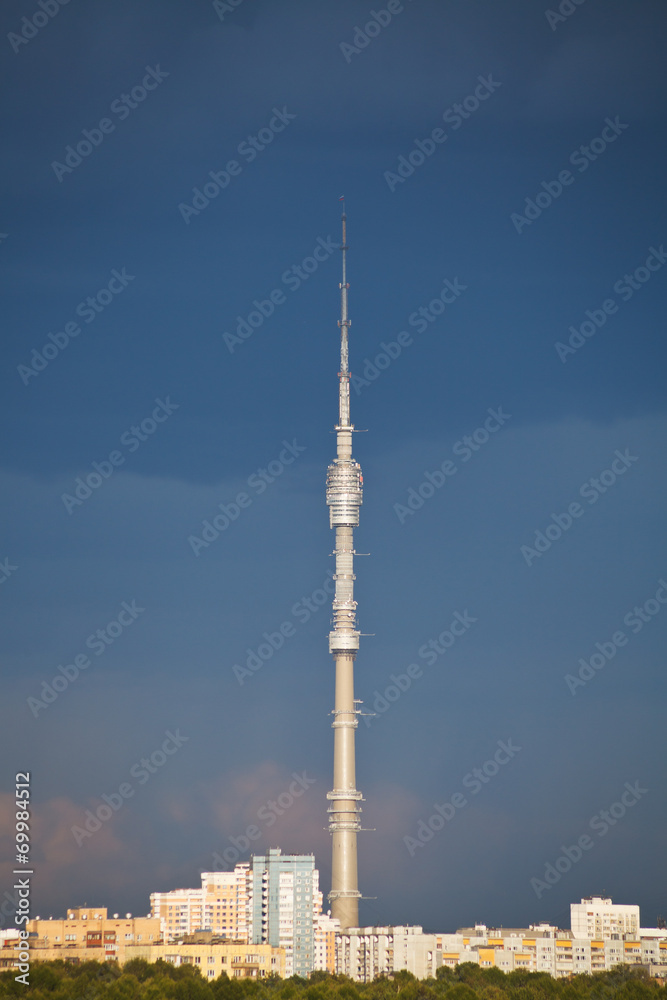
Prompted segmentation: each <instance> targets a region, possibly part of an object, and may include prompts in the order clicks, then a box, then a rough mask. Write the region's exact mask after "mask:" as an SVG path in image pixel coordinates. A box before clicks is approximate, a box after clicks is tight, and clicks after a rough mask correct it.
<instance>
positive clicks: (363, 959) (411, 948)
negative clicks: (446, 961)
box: [336, 927, 465, 983]
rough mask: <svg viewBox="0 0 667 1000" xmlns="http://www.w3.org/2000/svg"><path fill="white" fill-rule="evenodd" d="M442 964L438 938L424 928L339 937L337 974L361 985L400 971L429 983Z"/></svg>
mask: <svg viewBox="0 0 667 1000" xmlns="http://www.w3.org/2000/svg"><path fill="white" fill-rule="evenodd" d="M441 936H442V935H441ZM461 961H465V959H461ZM439 964H440V963H439V962H438V956H437V935H435V934H424V932H423V930H422V928H421V927H349V928H346V929H345V930H342V931H340V933H339V934H337V935H336V972H337V973H338V974H339V975H340V974H342V975H345V976H349V977H350V978H351V979H354V980H355V981H356V982H358V983H370V982H371V981H372V980H373V979H375V978H376V977H377V976H386V975H390V974H391V973H392V972H398V971H399V969H407V971H408V972H411V973H412V974H413V975H414V976H416V977H417V978H418V979H427V978H428V977H430V976H435V973H436V969H437V967H438V965H439Z"/></svg>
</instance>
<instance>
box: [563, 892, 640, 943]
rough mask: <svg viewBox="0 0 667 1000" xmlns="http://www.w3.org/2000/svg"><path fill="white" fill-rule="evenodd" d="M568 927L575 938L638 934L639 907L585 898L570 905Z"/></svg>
mask: <svg viewBox="0 0 667 1000" xmlns="http://www.w3.org/2000/svg"><path fill="white" fill-rule="evenodd" d="M570 927H571V929H572V934H573V935H574V937H577V938H602V940H603V941H607V940H609V939H610V938H612V936H613V935H614V934H634V935H637V934H638V933H639V907H638V906H623V905H621V904H619V903H617V904H615V905H614V903H612V901H611V899H609V898H608V897H607V896H586V897H585V898H584V899H582V901H581V902H580V903H571V904H570Z"/></svg>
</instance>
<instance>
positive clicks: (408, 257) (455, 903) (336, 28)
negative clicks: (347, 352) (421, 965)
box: [0, 0, 667, 929]
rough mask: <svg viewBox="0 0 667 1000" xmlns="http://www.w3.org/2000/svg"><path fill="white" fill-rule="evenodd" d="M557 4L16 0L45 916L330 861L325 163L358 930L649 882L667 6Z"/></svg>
mask: <svg viewBox="0 0 667 1000" xmlns="http://www.w3.org/2000/svg"><path fill="white" fill-rule="evenodd" d="M53 2H54V3H57V0H53ZM47 6H50V9H52V4H50V0H47ZM230 6H232V5H230ZM574 6H575V8H576V9H574V11H573V13H571V15H569V16H567V17H565V19H564V20H559V19H558V18H556V19H555V20H554V18H553V17H549V16H547V13H546V11H545V9H542V8H539V7H536V6H535V5H534V4H533V3H529V2H528V0H516V2H513V3H512V4H511V5H509V6H505V7H502V8H500V7H498V5H497V4H494V3H492V2H490V0H479V2H477V3H475V4H474V5H469V4H461V3H455V2H454V3H451V4H449V5H444V6H443V5H442V4H441V3H439V2H433V0H419V3H415V2H410V0H406V2H403V3H399V4H396V3H392V5H391V9H390V5H389V4H386V3H383V4H379V5H376V6H375V7H374V8H373V9H374V10H375V14H376V15H377V17H373V16H372V15H371V13H370V7H368V6H365V5H364V4H362V3H361V2H360V0H341V2H340V3H337V4H335V5H324V6H320V7H314V6H313V5H312V4H308V3H306V2H305V0H294V2H290V3H289V4H287V6H283V7H281V8H280V9H277V8H275V7H274V6H273V5H270V4H268V3H266V2H262V0H242V2H240V3H238V4H237V5H236V7H235V8H234V9H233V10H232V11H229V12H222V16H221V10H219V9H218V8H216V6H215V5H214V4H213V3H211V2H208V0H203V2H202V4H200V5H196V7H193V6H192V5H190V4H187V3H185V0H173V3H171V4H169V5H167V6H166V7H165V6H164V5H162V4H158V3H156V2H155V0H147V3H145V4H144V5H142V7H141V9H140V10H138V9H137V8H136V5H135V4H131V3H129V2H128V0H120V2H119V3H117V4H114V6H113V9H112V10H111V9H109V8H108V6H105V5H104V4H102V3H101V2H100V0H92V2H91V3H90V4H87V5H85V7H81V6H77V5H76V4H60V5H59V6H58V9H57V13H56V14H54V15H49V14H47V13H45V12H44V11H43V10H42V11H41V14H40V10H41V8H40V9H38V5H37V4H35V7H34V10H33V8H26V7H25V5H24V4H20V3H18V0H8V2H7V3H6V4H5V6H4V8H3V15H2V19H3V22H2V23H3V27H4V31H3V33H2V36H3V37H2V45H3V46H4V51H3V59H2V60H1V65H2V73H3V78H4V79H5V82H6V83H7V86H6V87H5V88H4V94H5V95H6V96H5V97H4V98H2V101H3V105H2V106H3V110H4V114H5V121H6V135H7V156H6V157H5V160H4V164H3V168H2V169H3V180H4V182H5V190H7V191H8V192H10V194H11V197H10V198H8V199H7V200H6V205H5V210H4V214H3V218H2V220H0V231H1V232H0V254H1V255H2V260H3V264H4V268H3V278H2V279H0V280H2V283H3V284H2V288H3V291H4V293H5V294H4V299H5V302H6V308H5V329H6V330H7V336H6V340H5V353H4V359H5V363H4V365H3V369H2V377H3V380H4V381H3V403H4V405H5V409H6V417H5V425H6V426H7V427H8V428H11V429H10V430H9V433H8V435H7V443H6V448H5V451H4V456H3V463H2V480H3V485H4V487H5V488H4V490H3V501H2V503H3V507H2V511H3V515H4V516H3V524H4V525H5V532H4V535H3V540H2V548H1V549H0V582H2V586H1V587H0V591H1V595H0V596H1V602H0V611H1V614H2V621H3V626H4V627H3V649H2V664H3V667H2V669H3V673H2V677H3V699H2V706H1V707H0V757H1V759H2V760H3V761H4V762H5V767H4V769H3V770H2V773H1V774H0V815H1V816H2V823H1V824H0V827H1V829H2V839H1V840H0V844H1V845H2V859H3V864H2V865H1V866H0V898H2V899H3V900H4V901H5V902H6V901H7V897H6V896H5V895H4V893H7V892H9V890H10V889H11V886H12V885H13V881H14V878H13V876H12V875H11V869H10V867H9V862H10V859H11V857H12V856H13V855H12V853H11V848H12V844H13V841H12V838H11V828H12V825H13V822H14V820H13V816H14V811H15V806H14V802H15V800H14V795H13V791H14V788H13V783H14V775H15V774H16V773H19V772H22V773H23V772H30V774H31V783H30V784H31V809H32V815H31V830H30V833H31V847H32V851H31V861H33V862H34V866H35V876H34V878H33V880H32V886H31V888H32V897H31V903H32V913H41V914H42V915H43V914H44V913H45V912H57V911H59V910H60V911H62V910H63V909H64V907H65V906H66V905H67V903H68V902H70V901H74V900H77V899H78V900H82V899H88V900H90V901H91V902H93V903H94V902H96V901H98V900H99V901H100V902H102V901H103V902H104V904H105V905H106V906H108V908H109V910H110V911H121V910H122V911H126V910H130V911H132V912H139V911H140V908H141V907H143V906H145V900H146V899H147V898H148V896H149V892H150V891H164V890H166V889H168V888H171V887H173V886H175V885H190V884H196V882H197V878H198V875H199V873H200V872H201V871H209V870H214V869H215V867H216V864H220V865H228V866H230V867H231V868H233V867H234V864H236V863H237V862H238V861H241V860H247V859H248V858H249V857H250V856H251V854H252V853H262V852H265V851H267V850H268V849H270V848H271V847H276V846H281V847H282V849H283V851H285V852H286V853H288V852H289V853H290V854H292V853H294V854H300V853H313V854H314V855H315V857H316V858H317V859H318V867H319V869H320V872H321V888H322V890H323V891H324V892H325V894H326V893H327V892H328V890H329V888H330V881H331V869H330V866H329V863H328V860H327V859H328V857H329V852H330V850H331V838H330V834H329V832H328V830H327V828H326V827H327V813H326V808H327V805H328V804H329V803H327V799H326V795H327V792H329V791H331V789H332V783H331V749H332V746H331V744H332V741H331V738H330V736H329V723H330V722H331V718H332V717H331V714H330V713H331V709H332V707H333V685H332V673H333V671H332V669H331V666H332V664H331V657H330V656H329V654H328V653H327V650H326V638H325V637H326V636H327V635H328V634H329V632H330V630H331V624H330V619H331V601H332V598H333V588H334V582H333V580H332V574H333V572H334V563H333V560H332V558H331V557H330V555H329V553H330V552H331V549H332V540H333V539H332V534H331V528H330V526H329V523H328V518H327V515H326V512H325V510H324V503H323V497H322V491H323V485H324V474H325V470H326V468H327V466H328V465H329V463H330V462H331V459H332V445H333V444H334V441H335V436H334V435H335V432H334V434H333V435H332V433H331V426H332V418H333V417H334V416H335V412H336V407H337V404H338V391H337V387H336V386H335V384H334V377H333V373H334V371H335V370H337V368H338V364H339V357H340V344H339V338H338V334H337V330H336V326H335V324H336V321H337V320H338V319H339V316H340V301H339V290H338V288H337V286H338V284H339V282H340V254H339V247H340V230H339V214H340V213H339V203H338V198H339V196H340V195H341V194H342V193H343V192H344V193H345V196H346V199H347V214H348V216H349V220H350V226H351V227H352V228H351V231H350V234H349V236H350V247H351V249H350V252H349V260H348V264H349V268H350V275H351V282H352V285H353V293H354V298H353V310H352V318H353V327H352V334H351V336H352V343H353V349H352V353H351V365H350V400H351V406H352V410H353V415H354V422H355V424H356V426H357V428H358V429H359V430H360V431H368V433H367V434H362V435H360V436H359V437H358V438H356V439H355V444H357V442H359V447H358V448H356V449H355V453H356V452H357V451H358V452H359V455H360V456H361V458H362V465H363V472H364V504H363V516H362V521H361V524H360V527H359V529H358V532H360V533H359V534H358V535H357V537H355V544H356V548H357V549H358V550H360V551H359V557H358V559H357V560H355V570H356V574H357V580H356V581H355V593H354V600H355V601H358V604H359V607H358V616H357V618H358V629H359V631H360V632H362V633H363V634H364V636H367V637H365V638H364V640H363V656H362V657H361V658H359V660H358V661H357V663H356V665H355V697H356V698H358V699H361V700H362V701H363V705H362V706H360V707H361V708H362V710H363V712H364V713H368V714H364V715H363V716H359V717H358V718H359V725H358V728H357V730H356V743H357V751H358V762H357V763H358V767H357V772H358V773H357V775H356V779H357V782H358V787H359V788H360V789H362V790H363V794H364V797H365V799H366V802H365V803H364V813H363V824H364V826H365V827H370V828H373V829H374V830H375V832H373V833H367V834H364V836H363V837H362V838H360V839H359V847H358V859H359V861H358V863H359V884H360V888H361V889H362V891H363V894H364V896H365V897H370V898H367V899H363V900H361V902H360V916H359V920H360V923H361V924H362V925H363V926H370V925H382V926H386V925H394V924H399V923H400V924H403V925H415V924H418V925H421V926H423V927H429V928H435V929H438V928H440V929H442V928H445V927H452V926H453V925H454V924H458V923H459V922H460V924H461V925H465V926H474V924H475V922H476V921H477V920H478V919H481V920H483V921H484V922H486V923H488V924H489V925H490V926H492V925H497V924H498V923H500V922H501V921H502V922H505V923H508V924H510V925H512V926H526V925H527V924H528V923H529V922H530V921H531V920H533V919H534V920H547V921H549V922H551V923H554V924H559V925H562V924H563V922H564V920H566V919H567V913H568V907H569V904H570V902H571V900H572V899H578V898H581V897H583V896H588V895H591V894H595V893H599V892H601V893H605V894H608V895H609V896H611V897H612V898H614V899H618V900H626V901H630V902H636V903H638V904H639V905H641V908H642V913H643V914H644V919H645V920H646V922H647V923H648V924H653V923H654V921H655V919H656V918H657V916H658V915H659V914H661V913H662V914H664V912H665V903H664V891H663V888H662V887H663V886H664V885H665V882H666V878H667V869H666V868H665V865H666V864H667V861H666V860H665V853H664V850H663V846H662V843H663V839H664V836H663V831H664V825H665V821H666V820H667V813H666V812H665V808H666V807H665V803H664V800H663V798H662V797H661V795H660V788H662V787H663V786H664V772H665V766H664V753H663V750H662V747H663V742H664V741H663V738H662V730H663V724H662V716H663V714H664V712H663V709H662V704H663V703H664V696H665V671H664V639H665V625H666V624H667V615H666V613H665V604H664V601H665V600H666V599H667V583H666V582H665V581H667V558H665V546H664V515H663V511H662V506H663V504H662V496H663V494H664V485H665V484H664V478H665V473H664V463H663V461H662V454H663V450H664V440H665V431H666V420H665V398H664V386H663V379H662V371H661V370H662V364H663V362H664V345H663V342H662V338H661V337H660V330H661V329H662V324H663V314H664V300H665V273H666V271H665V267H664V264H665V263H667V254H665V232H664V228H663V222H662V213H661V211H660V206H661V205H662V203H663V201H664V177H663V174H664V170H663V166H662V164H663V155H662V154H663V146H664V142H665V139H664V135H665V129H664V124H665V121H664V119H665V106H666V105H665V96H666V94H665V80H664V73H663V71H662V62H663V58H662V52H663V49H664V45H663V44H661V43H663V42H664V40H665V38H664V36H665V29H666V27H667V25H666V24H665V19H664V14H663V11H662V7H661V5H659V4H658V3H657V0H639V2H638V3H637V4H633V5H632V7H631V8H628V6H627V5H626V4H623V3H621V2H617V0H612V2H610V3H608V4H606V5H605V7H604V11H603V10H602V9H601V8H600V7H599V5H598V6H596V4H595V2H594V0H587V2H586V3H583V4H579V5H574ZM399 7H400V8H401V9H400V10H399V9H398V8H399ZM548 9H549V8H547V10H548ZM554 9H556V8H554ZM384 12H386V13H384ZM33 15H34V16H33ZM42 15H43V16H42ZM35 17H36V22H35ZM31 18H32V21H31V20H30V19H31ZM44 18H46V21H44ZM387 18H388V19H387ZM24 22H27V23H28V27H26V24H25V23H24ZM31 25H32V27H31ZM367 28H368V30H367ZM17 39H18V40H17ZM65 67H66V68H67V71H65ZM334 366H336V368H334ZM362 552H363V553H367V552H368V553H370V554H371V557H370V558H365V557H362V556H361V553H362ZM370 713H374V714H370ZM355 787H356V786H355ZM7 831H10V832H9V833H8V832H7ZM217 858H221V859H222V861H221V862H217ZM573 858H574V859H576V860H572V859H573ZM568 863H569V867H568ZM551 871H554V872H555V875H552V876H551V881H549V880H548V879H547V878H546V875H547V873H548V872H551ZM556 876H558V877H556ZM142 900H143V901H144V902H143V903H142ZM3 920H5V921H6V916H5V915H4V914H3ZM3 926H7V922H5V923H4V924H3Z"/></svg>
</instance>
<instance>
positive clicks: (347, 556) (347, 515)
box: [327, 212, 363, 928]
mask: <svg viewBox="0 0 667 1000" xmlns="http://www.w3.org/2000/svg"><path fill="white" fill-rule="evenodd" d="M342 221H343V243H342V246H341V251H342V255H343V280H342V282H341V285H340V290H341V318H340V321H339V324H338V325H339V327H340V371H339V373H338V379H339V393H338V424H337V425H336V439H337V449H336V458H335V459H334V461H333V462H332V464H331V465H330V466H329V468H328V470H327V505H328V507H329V523H330V525H331V527H332V528H335V531H336V548H335V551H334V555H335V556H336V572H335V575H334V580H335V584H336V589H335V593H334V599H333V629H332V631H331V632H330V633H329V652H330V653H331V654H332V655H333V657H334V662H335V664H336V694H335V708H334V713H333V714H334V721H333V723H332V726H333V731H334V774H333V784H334V787H333V791H331V792H329V793H328V795H327V798H328V799H329V800H330V802H331V805H330V806H329V830H330V832H331V834H332V862H331V892H330V893H329V900H330V902H331V913H332V916H333V917H335V918H337V919H338V920H340V924H341V927H343V928H345V927H358V926H359V897H360V895H361V894H360V892H359V890H358V888H357V833H358V832H359V830H360V829H361V825H360V822H359V815H360V812H361V808H360V806H359V803H360V802H361V801H362V795H361V792H358V791H357V789H356V777H355V751H354V734H355V729H356V728H357V711H356V705H355V700H354V659H355V656H356V653H357V650H358V649H359V632H358V630H357V627H356V609H357V602H356V601H355V600H354V579H355V576H354V538H353V529H354V528H355V527H357V525H358V524H359V507H360V506H361V504H362V502H363V491H362V483H363V477H362V475H361V466H360V465H359V463H358V462H356V461H355V460H354V459H353V457H352V434H353V432H354V426H353V425H352V424H351V423H350V371H349V359H348V339H349V336H348V335H349V327H350V322H349V320H348V316H347V290H348V287H349V286H348V284H347V274H346V252H347V244H346V217H345V212H343V220H342Z"/></svg>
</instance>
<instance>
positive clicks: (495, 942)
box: [436, 924, 667, 978]
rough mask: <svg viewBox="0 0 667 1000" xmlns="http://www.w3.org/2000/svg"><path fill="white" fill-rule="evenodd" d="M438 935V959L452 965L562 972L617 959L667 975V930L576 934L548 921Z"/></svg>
mask: <svg viewBox="0 0 667 1000" xmlns="http://www.w3.org/2000/svg"><path fill="white" fill-rule="evenodd" d="M436 941H437V948H438V959H439V963H440V964H442V965H447V966H449V967H450V968H451V967H454V966H456V965H458V964H459V963H460V962H475V963H476V964H479V965H480V966H482V967H483V968H494V967H495V968H498V969H501V970H502V971H503V972H512V971H513V970H514V969H525V970H526V971H528V972H548V973H549V975H551V976H554V977H556V978H561V977H566V976H570V975H573V974H575V975H576V974H577V973H592V972H604V971H607V970H609V969H613V968H614V966H616V965H642V966H645V967H646V968H648V969H649V970H650V972H651V974H652V975H663V976H664V975H667V930H659V929H647V930H645V931H644V930H640V931H639V933H638V934H634V933H633V934H625V935H623V934H616V935H615V936H614V938H607V939H605V938H602V937H600V938H591V937H583V936H582V937H578V936H575V935H574V934H573V933H572V931H563V930H559V929H558V928H556V927H553V926H551V925H550V924H534V925H532V926H531V927H529V928H505V927H503V928H501V929H499V930H496V929H489V928H487V927H486V926H484V925H483V924H477V925H476V926H475V927H471V928H462V929H460V930H459V931H458V932H457V933H456V934H437V935H436Z"/></svg>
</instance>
